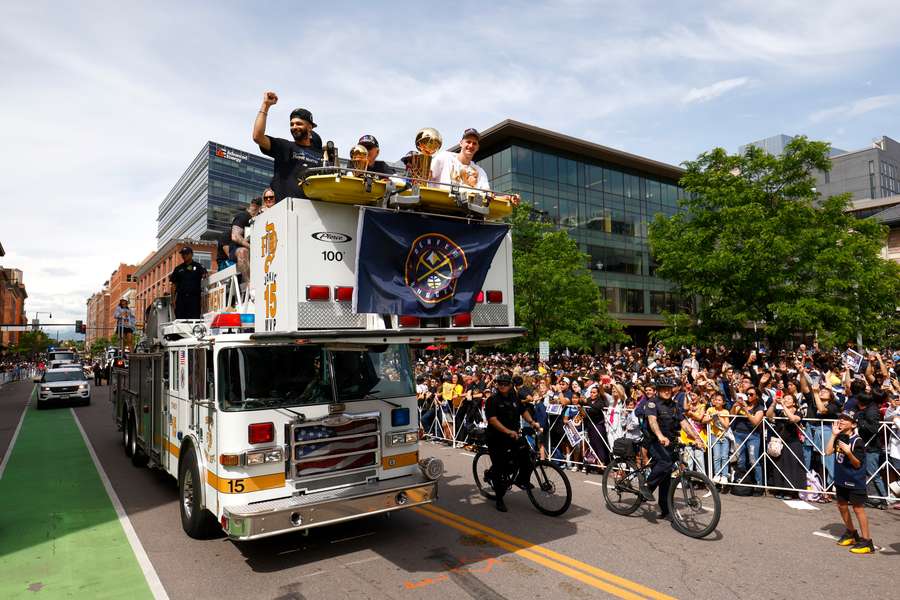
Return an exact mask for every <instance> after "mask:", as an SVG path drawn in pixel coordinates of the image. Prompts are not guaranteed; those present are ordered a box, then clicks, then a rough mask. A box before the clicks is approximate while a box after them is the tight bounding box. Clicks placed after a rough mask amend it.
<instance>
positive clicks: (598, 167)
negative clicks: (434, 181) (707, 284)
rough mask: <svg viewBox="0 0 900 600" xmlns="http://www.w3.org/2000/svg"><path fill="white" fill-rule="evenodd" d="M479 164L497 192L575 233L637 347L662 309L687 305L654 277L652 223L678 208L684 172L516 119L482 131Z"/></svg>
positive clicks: (613, 310) (611, 307)
mask: <svg viewBox="0 0 900 600" xmlns="http://www.w3.org/2000/svg"><path fill="white" fill-rule="evenodd" d="M476 159H477V162H478V164H479V165H480V166H481V167H482V168H484V170H485V171H486V172H487V174H488V177H489V178H490V180H491V187H492V189H493V190H495V191H498V192H501V193H517V194H520V195H521V197H522V201H523V203H528V204H531V205H532V206H533V207H534V208H535V209H536V210H538V211H540V212H541V213H543V214H544V215H545V216H546V217H547V218H548V219H550V220H551V221H553V222H554V223H555V224H556V225H557V226H558V227H560V228H562V229H565V230H566V231H568V232H569V234H570V235H572V237H573V238H574V239H575V240H576V241H577V242H578V245H579V247H580V248H581V250H582V251H583V252H585V253H587V254H588V255H589V256H590V269H591V272H592V274H593V277H594V280H595V281H596V282H597V285H598V286H599V287H600V288H601V290H602V292H603V296H604V297H605V298H606V300H607V306H608V308H609V311H610V313H612V315H613V316H614V317H616V318H617V319H619V320H620V321H622V322H623V323H625V324H626V327H627V329H626V331H627V332H628V333H629V334H630V335H631V336H632V338H633V339H634V340H635V342H638V343H640V342H642V341H644V340H645V339H646V336H647V334H648V333H649V331H650V330H651V329H654V328H658V327H660V326H662V325H663V319H662V316H661V313H662V311H663V310H667V311H669V312H674V311H676V310H678V309H679V308H680V307H681V300H680V299H679V298H678V297H677V295H676V294H675V293H673V291H672V285H671V284H670V283H669V282H667V281H665V280H663V279H660V278H659V277H657V276H656V274H655V270H656V265H655V263H654V261H653V258H652V256H651V255H650V247H649V244H648V241H647V226H648V223H649V222H650V221H652V220H653V218H654V216H655V215H656V214H660V213H661V214H664V215H669V216H671V215H674V214H675V213H676V212H677V211H678V201H679V199H681V198H682V196H683V191H682V190H681V188H679V187H678V180H679V179H680V177H681V176H682V174H683V172H684V171H683V170H682V169H680V168H678V167H675V166H672V165H669V164H665V163H661V162H658V161H655V160H651V159H649V158H645V157H642V156H637V155H634V154H630V153H628V152H623V151H621V150H615V149H613V148H609V147H606V146H601V145H599V144H595V143H592V142H588V141H585V140H580V139H577V138H573V137H569V136H566V135H562V134H560V133H556V132H553V131H548V130H546V129H541V128H539V127H534V126H532V125H527V124H524V123H520V122H517V121H512V120H506V121H503V122H501V123H498V124H497V125H494V126H493V127H490V128H488V129H486V130H485V131H483V132H482V134H481V148H480V150H479V153H478V155H477V156H476ZM560 293H565V290H560Z"/></svg>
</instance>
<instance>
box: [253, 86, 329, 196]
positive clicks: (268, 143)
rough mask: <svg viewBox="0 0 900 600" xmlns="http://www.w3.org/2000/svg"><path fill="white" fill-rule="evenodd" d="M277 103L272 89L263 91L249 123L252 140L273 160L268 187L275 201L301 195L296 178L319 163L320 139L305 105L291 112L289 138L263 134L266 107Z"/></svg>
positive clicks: (320, 152) (319, 164)
mask: <svg viewBox="0 0 900 600" xmlns="http://www.w3.org/2000/svg"><path fill="white" fill-rule="evenodd" d="M277 102H278V96H277V95H276V94H275V92H266V93H265V94H263V102H262V107H261V108H260V109H259V112H258V113H257V114H256V121H254V122H253V141H254V142H256V144H257V145H258V146H259V149H260V151H261V152H262V153H263V154H265V155H266V156H271V157H272V158H273V159H275V169H274V170H275V172H274V174H273V175H272V189H273V190H275V202H281V201H282V200H284V199H285V198H305V197H306V196H305V194H304V193H303V188H301V187H300V180H301V179H302V178H303V177H304V175H305V174H306V170H307V169H309V168H312V167H320V166H322V139H321V138H320V137H319V136H318V135H316V133H315V132H314V131H313V129H315V127H316V123H315V121H313V116H312V113H311V112H310V111H309V110H307V109H305V108H297V109H294V110H293V111H292V112H291V117H290V127H291V136H292V137H293V138H294V139H293V141H290V140H285V139H282V138H277V137H272V136H269V135H266V118H267V116H268V114H269V108H271V107H272V106H273V105H274V104H276V103H277Z"/></svg>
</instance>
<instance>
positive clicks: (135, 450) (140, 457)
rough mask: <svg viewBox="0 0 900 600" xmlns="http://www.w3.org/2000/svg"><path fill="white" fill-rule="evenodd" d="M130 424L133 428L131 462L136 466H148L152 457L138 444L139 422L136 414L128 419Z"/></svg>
mask: <svg viewBox="0 0 900 600" xmlns="http://www.w3.org/2000/svg"><path fill="white" fill-rule="evenodd" d="M128 426H129V428H130V429H131V444H130V445H131V464H133V465H134V466H136V467H146V466H147V463H148V462H149V461H150V457H148V456H147V454H146V453H145V452H144V451H143V449H142V448H141V447H140V445H139V444H138V440H137V423H136V422H135V420H134V415H132V416H131V418H130V419H128Z"/></svg>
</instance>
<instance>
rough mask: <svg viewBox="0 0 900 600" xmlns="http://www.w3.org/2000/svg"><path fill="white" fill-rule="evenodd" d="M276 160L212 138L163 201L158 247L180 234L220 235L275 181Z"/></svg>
mask: <svg viewBox="0 0 900 600" xmlns="http://www.w3.org/2000/svg"><path fill="white" fill-rule="evenodd" d="M272 164H273V163H272V160H271V159H269V158H266V157H264V156H258V155H256V154H250V153H248V152H244V151H242V150H237V149H236V148H230V147H228V146H225V145H224V144H218V143H216V142H207V143H206V144H204V145H203V148H202V149H201V150H200V153H199V154H197V156H196V157H195V158H194V160H193V161H191V164H190V166H188V168H187V170H186V171H185V172H184V174H183V175H182V176H181V177H180V178H179V179H178V182H177V183H176V184H175V186H174V187H173V188H172V190H171V191H170V192H169V193H168V194H167V195H166V197H165V199H164V200H163V201H162V202H161V203H160V205H159V217H158V218H157V236H156V243H157V248H162V247H163V246H164V245H165V244H166V243H167V242H170V241H172V240H177V239H183V238H190V239H203V240H213V239H216V238H217V237H218V236H219V235H220V234H221V233H222V232H224V231H225V230H227V229H228V227H229V226H230V225H231V220H232V219H233V218H234V215H235V214H237V213H238V212H239V211H240V210H242V209H244V208H245V207H246V206H247V203H248V202H249V201H250V199H251V198H253V197H255V196H262V192H263V190H264V189H265V187H266V186H267V185H269V182H270V181H271V180H272Z"/></svg>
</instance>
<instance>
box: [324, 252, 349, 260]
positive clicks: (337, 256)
mask: <svg viewBox="0 0 900 600" xmlns="http://www.w3.org/2000/svg"><path fill="white" fill-rule="evenodd" d="M322 260H324V261H325V262H341V261H342V260H344V253H343V252H340V251H338V250H323V251H322Z"/></svg>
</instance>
